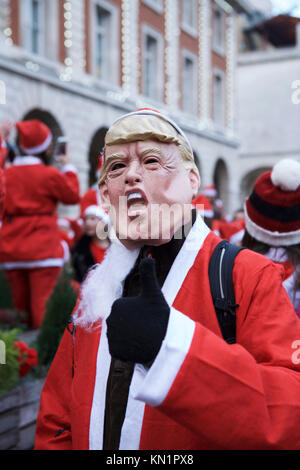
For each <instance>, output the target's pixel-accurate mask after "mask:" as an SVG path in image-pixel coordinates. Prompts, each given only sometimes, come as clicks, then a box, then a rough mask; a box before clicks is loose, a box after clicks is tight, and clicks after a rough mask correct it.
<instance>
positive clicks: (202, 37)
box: [198, 0, 211, 129]
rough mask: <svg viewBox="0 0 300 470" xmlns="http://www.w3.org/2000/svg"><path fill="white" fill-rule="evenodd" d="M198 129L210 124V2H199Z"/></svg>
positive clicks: (201, 0) (202, 0) (206, 0)
mask: <svg viewBox="0 0 300 470" xmlns="http://www.w3.org/2000/svg"><path fill="white" fill-rule="evenodd" d="M198 18H199V27H198V31H199V36H198V37H199V73H198V76H199V98H198V99H199V109H200V122H199V126H198V127H199V128H201V129H203V128H204V127H207V126H208V125H209V122H210V92H209V91H210V73H211V59H210V51H211V48H210V40H211V36H210V32H209V31H210V28H209V26H208V25H209V24H210V2H209V1H208V0H200V1H199V16H198Z"/></svg>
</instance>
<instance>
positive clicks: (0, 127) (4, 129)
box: [0, 120, 14, 142]
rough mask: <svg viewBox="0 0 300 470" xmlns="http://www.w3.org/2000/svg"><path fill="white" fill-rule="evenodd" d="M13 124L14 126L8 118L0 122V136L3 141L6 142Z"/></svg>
mask: <svg viewBox="0 0 300 470" xmlns="http://www.w3.org/2000/svg"><path fill="white" fill-rule="evenodd" d="M13 126H14V125H13V123H12V122H11V121H9V120H6V121H3V122H1V124H0V134H1V137H2V139H3V140H4V141H6V142H7V141H8V139H9V136H10V133H11V131H12V128H13Z"/></svg>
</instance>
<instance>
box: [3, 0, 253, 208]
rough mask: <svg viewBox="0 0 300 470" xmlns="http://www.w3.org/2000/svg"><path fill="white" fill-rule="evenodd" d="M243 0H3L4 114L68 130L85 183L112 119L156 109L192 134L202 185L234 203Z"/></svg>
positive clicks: (237, 195) (58, 131)
mask: <svg viewBox="0 0 300 470" xmlns="http://www.w3.org/2000/svg"><path fill="white" fill-rule="evenodd" d="M244 1H245V0H243V1H237V0H234V1H231V0H228V1H225V0H0V85H1V89H2V94H1V95H2V101H1V105H0V121H2V120H4V119H10V120H12V121H19V120H22V119H27V118H33V117H37V118H40V119H42V120H43V121H44V122H45V123H46V124H48V125H49V126H50V127H51V129H52V132H53V134H54V136H55V137H57V136H59V135H65V136H67V138H68V140H69V143H70V144H69V146H70V153H71V156H72V161H73V163H74V164H75V165H76V166H77V168H78V170H79V175H80V180H81V192H82V193H83V192H84V191H85V190H86V189H87V187H88V186H89V185H91V184H92V183H93V182H94V181H95V164H96V160H97V156H98V155H99V152H100V151H101V149H102V147H103V138H104V134H105V131H106V129H107V128H108V127H109V126H110V125H111V123H112V122H113V121H114V120H115V119H116V118H117V117H118V116H119V115H121V114H122V113H126V112H129V111H132V110H135V109H137V108H140V107H152V108H155V109H158V110H160V111H162V112H164V113H166V114H168V115H169V116H170V117H171V118H173V119H174V120H175V121H177V122H178V124H179V125H180V126H181V127H182V128H183V130H184V131H185V132H186V134H187V136H188V137H189V140H190V142H191V145H192V147H193V149H194V152H195V157H196V161H197V165H198V167H199V170H200V174H201V178H202V186H204V185H206V184H212V183H216V185H217V187H218V190H219V195H220V197H221V198H222V199H223V201H224V203H225V207H226V209H227V211H231V210H234V209H236V208H237V207H238V206H239V205H240V199H239V198H240V188H239V164H238V146H239V141H238V135H237V129H236V58H237V54H236V48H237V40H236V22H237V17H238V15H239V14H240V13H241V12H243V11H245V10H244V6H243V4H244Z"/></svg>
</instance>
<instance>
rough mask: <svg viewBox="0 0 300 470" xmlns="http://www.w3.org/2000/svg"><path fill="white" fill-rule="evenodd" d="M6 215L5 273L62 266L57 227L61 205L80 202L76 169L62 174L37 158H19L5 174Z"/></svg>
mask: <svg viewBox="0 0 300 470" xmlns="http://www.w3.org/2000/svg"><path fill="white" fill-rule="evenodd" d="M4 176H5V180H6V199H5V211H4V216H3V223H2V228H1V231H0V263H1V264H0V266H1V267H2V268H4V269H13V268H26V267H46V266H61V265H62V262H63V261H62V258H63V248H62V245H61V243H60V234H59V230H58V227H57V214H56V208H57V204H58V202H61V203H63V204H77V203H78V202H79V181H78V178H77V175H76V169H75V167H74V166H73V165H66V166H65V167H64V168H63V169H62V171H59V170H58V169H57V168H54V167H51V166H46V165H44V164H43V163H42V161H41V160H40V159H39V158H37V157H31V156H26V157H25V156H24V157H17V158H16V159H15V160H14V163H13V165H11V166H10V167H9V168H6V169H5V170H4Z"/></svg>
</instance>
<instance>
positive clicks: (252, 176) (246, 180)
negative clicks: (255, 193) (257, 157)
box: [241, 167, 271, 201]
mask: <svg viewBox="0 0 300 470" xmlns="http://www.w3.org/2000/svg"><path fill="white" fill-rule="evenodd" d="M270 170H271V168H270V167H262V168H256V169H255V170H252V171H250V172H249V173H247V174H246V175H245V176H244V177H243V179H242V181H241V195H242V201H244V200H245V199H246V198H247V197H248V196H249V194H251V192H252V189H253V186H254V184H255V181H256V180H257V178H258V177H259V176H260V175H262V174H263V173H265V172H266V171H270Z"/></svg>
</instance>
